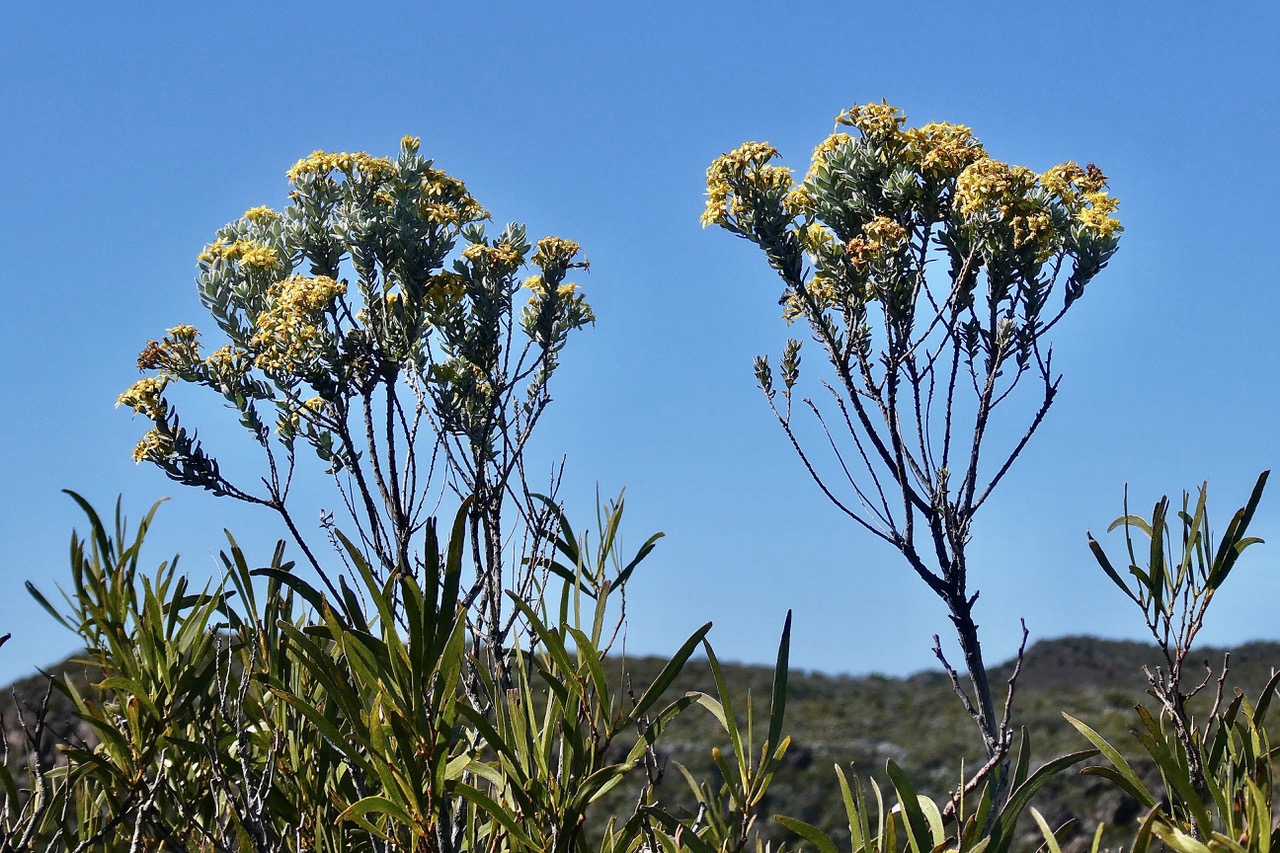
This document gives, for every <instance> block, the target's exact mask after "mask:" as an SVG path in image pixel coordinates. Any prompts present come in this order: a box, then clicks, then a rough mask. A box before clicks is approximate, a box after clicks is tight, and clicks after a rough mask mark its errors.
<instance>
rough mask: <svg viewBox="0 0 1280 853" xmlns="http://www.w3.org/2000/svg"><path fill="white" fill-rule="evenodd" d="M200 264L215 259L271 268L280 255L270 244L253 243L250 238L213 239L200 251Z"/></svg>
mask: <svg viewBox="0 0 1280 853" xmlns="http://www.w3.org/2000/svg"><path fill="white" fill-rule="evenodd" d="M199 261H200V263H202V264H212V263H214V262H215V261H239V262H240V265H241V266H243V267H247V268H249V269H271V268H272V267H275V266H276V265H277V264H279V263H280V255H279V254H278V253H277V252H276V250H275V249H273V248H271V247H270V246H264V245H262V244H261V243H254V242H253V241H251V240H235V241H234V242H231V243H228V242H226V241H225V240H221V239H219V240H215V241H213V242H212V243H210V244H209V245H208V246H205V247H204V251H203V252H201V253H200V257H199Z"/></svg>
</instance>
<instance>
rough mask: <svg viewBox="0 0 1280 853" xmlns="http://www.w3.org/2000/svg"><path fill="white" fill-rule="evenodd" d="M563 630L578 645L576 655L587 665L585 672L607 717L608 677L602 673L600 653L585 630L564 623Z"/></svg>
mask: <svg viewBox="0 0 1280 853" xmlns="http://www.w3.org/2000/svg"><path fill="white" fill-rule="evenodd" d="M565 630H566V631H568V632H569V636H571V637H573V643H574V645H575V646H577V647H578V657H579V658H580V659H581V660H582V661H583V662H585V663H586V665H587V673H588V675H590V677H591V683H592V685H593V686H594V687H595V691H596V697H597V698H598V699H599V700H600V704H601V706H602V707H603V708H604V713H605V717H606V719H607V718H608V717H609V716H610V714H609V706H610V705H611V702H610V696H609V679H608V678H607V677H606V676H605V674H604V665H603V664H602V663H601V660H600V653H599V652H598V651H597V650H596V647H595V644H594V643H592V642H591V638H590V637H588V636H587V634H586V632H585V631H583V630H581V629H580V628H574V627H573V626H571V625H566V626H565Z"/></svg>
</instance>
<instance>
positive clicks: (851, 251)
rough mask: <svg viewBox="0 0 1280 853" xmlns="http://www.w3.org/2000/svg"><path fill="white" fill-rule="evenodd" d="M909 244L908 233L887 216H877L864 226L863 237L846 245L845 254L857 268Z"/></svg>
mask: <svg viewBox="0 0 1280 853" xmlns="http://www.w3.org/2000/svg"><path fill="white" fill-rule="evenodd" d="M906 244H907V231H906V229H905V228H903V227H902V226H901V225H899V224H898V223H897V222H894V221H893V220H892V219H889V218H888V217H886V216H877V217H876V218H874V219H872V220H871V221H870V222H867V223H866V224H865V225H863V226H862V236H860V237H854V238H853V239H851V240H850V241H849V242H848V243H846V244H845V247H844V250H845V253H846V254H847V255H848V256H849V261H850V262H851V263H852V264H853V265H854V266H855V267H861V266H865V265H866V264H868V263H870V262H872V261H875V260H879V259H881V258H884V257H885V256H887V255H890V254H892V253H894V252H896V251H898V250H900V249H901V248H902V247H903V246H905V245H906Z"/></svg>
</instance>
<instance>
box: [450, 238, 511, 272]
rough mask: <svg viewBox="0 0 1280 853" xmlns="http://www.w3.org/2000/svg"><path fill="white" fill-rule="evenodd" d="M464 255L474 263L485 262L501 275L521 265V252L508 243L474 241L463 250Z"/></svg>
mask: <svg viewBox="0 0 1280 853" xmlns="http://www.w3.org/2000/svg"><path fill="white" fill-rule="evenodd" d="M462 257H464V258H466V259H467V260H469V261H471V262H472V263H473V264H485V265H487V266H488V267H489V268H490V269H491V270H494V271H495V272H497V273H498V274H500V275H501V274H504V273H507V272H511V271H512V270H514V269H515V268H516V267H518V266H520V253H519V252H517V251H516V250H515V249H514V248H513V247H511V246H509V245H507V244H506V243H495V244H494V245H492V246H486V245H485V244H483V243H472V244H471V245H470V246H467V248H465V249H463V250H462Z"/></svg>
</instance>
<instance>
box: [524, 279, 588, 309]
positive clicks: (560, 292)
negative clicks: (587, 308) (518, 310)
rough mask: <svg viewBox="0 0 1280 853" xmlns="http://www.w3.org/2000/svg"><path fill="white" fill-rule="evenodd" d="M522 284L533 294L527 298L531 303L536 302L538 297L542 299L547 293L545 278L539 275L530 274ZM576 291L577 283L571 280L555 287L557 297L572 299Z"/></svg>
mask: <svg viewBox="0 0 1280 853" xmlns="http://www.w3.org/2000/svg"><path fill="white" fill-rule="evenodd" d="M524 286H525V288H526V289H528V290H529V291H530V292H531V293H532V294H533V296H532V297H531V298H530V299H529V301H530V302H531V303H532V302H536V301H538V300H539V299H543V298H545V297H546V296H547V293H548V288H547V282H546V279H544V278H543V277H542V276H540V275H531V276H529V277H528V278H526V279H525V280H524ZM577 293H578V285H576V284H574V283H573V282H566V283H564V284H562V285H560V286H559V287H557V288H556V298H557V299H573V298H574V296H576V295H577Z"/></svg>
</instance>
